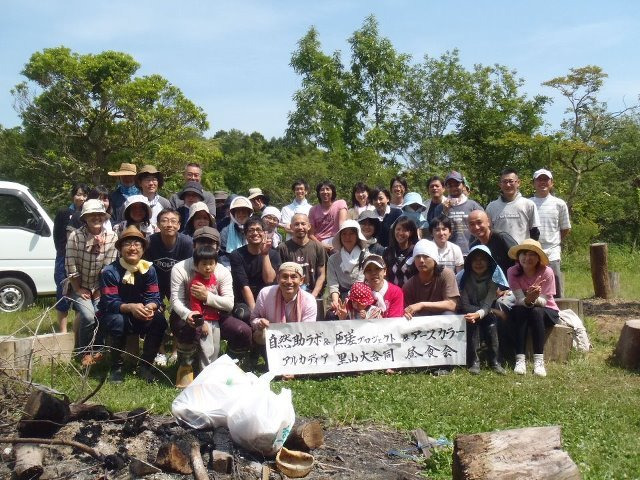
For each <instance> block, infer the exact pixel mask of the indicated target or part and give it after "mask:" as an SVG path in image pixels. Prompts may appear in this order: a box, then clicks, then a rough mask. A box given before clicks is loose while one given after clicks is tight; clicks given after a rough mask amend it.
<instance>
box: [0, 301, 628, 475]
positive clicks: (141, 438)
mask: <svg viewBox="0 0 640 480" xmlns="http://www.w3.org/2000/svg"><path fill="white" fill-rule="evenodd" d="M584 309H585V311H584V313H585V315H586V316H589V317H592V318H594V319H595V324H596V330H597V331H598V335H599V337H600V338H603V339H617V338H618V336H619V333H620V330H621V328H622V326H623V324H624V322H625V321H626V320H629V319H631V318H640V302H629V301H604V300H586V301H585V302H584ZM16 385H19V384H17V383H16V382H13V381H8V380H7V379H4V380H3V381H2V379H1V378H0V436H2V437H12V436H17V431H16V423H15V421H16V420H17V417H16V411H17V409H16V405H24V403H25V400H26V397H27V395H28V394H29V390H28V389H26V388H25V387H19V386H16ZM182 433H184V431H183V429H182V428H181V427H180V426H178V425H177V424H176V423H175V421H174V420H173V419H172V418H171V417H147V418H146V420H145V421H144V423H143V424H142V428H141V430H140V431H139V432H128V433H127V432H125V431H124V430H123V424H122V423H114V422H112V421H85V422H71V423H69V424H67V425H65V426H64V427H63V428H62V429H61V430H60V431H59V432H58V433H57V435H56V438H60V439H67V440H74V441H77V442H81V443H84V444H86V445H88V446H90V447H92V448H94V449H96V450H98V451H99V452H100V453H102V454H103V455H109V454H111V455H113V457H112V458H116V459H119V460H120V461H121V462H120V465H119V466H120V467H121V468H119V469H117V470H107V469H106V468H105V467H104V465H100V464H99V462H97V461H96V460H95V459H94V458H92V457H91V456H89V455H87V454H83V453H79V452H78V451H77V450H74V449H72V448H71V447H67V446H50V447H46V454H45V462H44V463H45V474H44V475H43V476H42V477H41V478H43V479H44V478H47V479H65V478H69V479H70V478H73V479H74V480H84V479H124V478H131V475H130V473H129V469H128V463H129V462H130V459H131V458H138V459H141V460H145V461H148V462H150V463H152V462H153V461H154V460H155V455H156V453H157V451H158V448H159V447H160V445H161V444H162V443H163V442H166V441H168V440H169V439H170V438H172V436H174V435H180V434H182ZM198 437H199V440H200V443H201V445H203V452H204V454H203V459H204V461H205V464H206V462H207V460H208V454H207V449H208V445H209V444H210V443H211V433H207V432H202V433H199V434H198ZM392 451H395V454H393V455H390V452H392ZM312 453H313V455H314V457H315V460H316V463H315V467H314V469H313V470H312V471H311V473H310V474H309V475H308V476H307V477H306V478H308V479H309V480H319V479H335V480H339V479H373V480H377V479H380V480H382V479H385V480H386V479H403V480H404V479H409V478H423V477H422V476H421V475H420V473H421V469H422V462H421V461H420V458H421V453H419V452H418V451H417V449H416V448H415V445H414V444H413V443H412V440H411V437H410V435H409V433H408V432H398V431H393V430H389V429H384V428H380V427H373V426H348V427H331V428H326V429H325V444H324V446H323V447H321V448H319V449H317V450H315V451H313V452H312ZM234 458H235V465H236V468H235V469H234V471H233V473H231V474H219V473H216V474H215V478H216V479H256V478H266V477H262V476H261V475H262V467H263V465H267V466H269V467H270V468H271V473H270V475H269V478H270V479H272V480H273V479H280V478H287V477H284V475H282V474H280V473H279V472H278V471H277V469H276V467H275V463H274V462H273V461H270V460H268V459H264V458H258V457H255V456H253V455H251V454H250V453H248V452H244V451H242V450H241V449H235V451H234ZM0 460H1V462H0V478H11V472H12V469H13V464H14V458H13V449H12V448H11V446H10V445H8V444H3V445H0ZM116 463H118V462H117V461H116ZM190 477H191V476H185V475H179V474H171V473H157V474H152V475H148V476H146V477H145V478H149V479H156V480H162V479H181V478H190ZM210 478H214V476H213V475H211V477H210Z"/></svg>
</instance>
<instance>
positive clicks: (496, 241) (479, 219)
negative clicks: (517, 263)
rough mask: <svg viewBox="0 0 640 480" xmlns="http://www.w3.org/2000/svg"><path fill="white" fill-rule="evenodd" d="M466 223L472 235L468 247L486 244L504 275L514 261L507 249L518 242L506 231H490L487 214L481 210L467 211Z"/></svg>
mask: <svg viewBox="0 0 640 480" xmlns="http://www.w3.org/2000/svg"><path fill="white" fill-rule="evenodd" d="M467 225H468V227H469V232H471V235H473V237H474V238H472V240H471V242H470V243H469V248H473V247H475V246H476V245H486V246H487V247H488V248H489V250H490V251H491V255H492V256H493V258H494V259H495V261H496V263H497V264H498V265H499V266H500V268H501V269H502V271H503V272H504V274H505V275H506V274H507V269H508V268H509V267H511V266H513V264H514V261H513V260H511V259H510V258H509V249H510V248H511V247H513V246H514V245H517V244H518V242H516V241H515V240H514V238H513V237H512V236H511V235H509V234H508V233H505V232H495V231H492V230H491V222H490V221H489V216H488V215H487V214H486V212H484V211H483V210H474V211H472V212H471V213H469V216H468V217H467Z"/></svg>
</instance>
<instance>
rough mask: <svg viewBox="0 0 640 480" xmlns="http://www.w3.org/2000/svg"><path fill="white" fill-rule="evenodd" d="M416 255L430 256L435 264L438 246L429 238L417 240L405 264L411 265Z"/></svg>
mask: <svg viewBox="0 0 640 480" xmlns="http://www.w3.org/2000/svg"><path fill="white" fill-rule="evenodd" d="M418 255H426V256H427V257H429V258H432V259H433V261H434V262H436V265H437V264H438V246H437V245H436V244H435V243H434V242H432V241H431V240H425V239H422V240H418V243H416V244H415V246H414V247H413V254H412V255H411V257H410V258H409V259H408V260H407V265H413V261H414V259H415V257H417V256H418Z"/></svg>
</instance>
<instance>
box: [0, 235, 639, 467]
mask: <svg viewBox="0 0 640 480" xmlns="http://www.w3.org/2000/svg"><path fill="white" fill-rule="evenodd" d="M588 257H589V255H588V251H587V252H582V253H573V254H569V255H567V256H566V257H565V260H564V263H563V265H564V269H565V271H566V280H567V281H566V289H567V293H568V296H571V297H578V298H588V297H591V296H592V295H593V287H592V285H591V274H590V271H589V258H588ZM639 261H640V255H639V254H630V253H629V252H628V250H627V251H625V250H624V249H621V248H616V247H611V249H610V269H611V270H615V271H620V272H621V274H622V296H623V298H626V299H628V300H637V299H638V294H637V292H638V290H639V288H638V287H639V286H640V273H638V272H636V271H635V270H636V269H635V265H636V264H637V263H638V262H639ZM44 306H46V305H40V306H38V307H36V308H32V309H30V310H29V311H27V312H22V313H20V314H12V315H0V319H1V320H2V321H1V322H0V328H1V329H2V331H4V332H11V331H14V330H15V329H16V328H17V327H19V326H21V325H22V324H23V322H24V320H23V319H25V318H28V319H33V318H36V317H38V316H39V315H40V314H41V312H42V309H43V307H44ZM48 316H49V318H48V319H47V320H46V321H45V322H43V324H42V325H43V326H45V325H48V327H46V328H43V330H45V331H46V330H47V328H48V329H49V330H48V331H50V329H51V328H52V326H53V325H55V312H52V313H50V314H49V315H48ZM8 317H9V319H8V320H7V318H8ZM31 322H33V320H29V321H27V322H25V323H27V324H31ZM47 322H49V323H48V324H47ZM585 323H586V326H587V329H588V331H589V334H590V336H591V340H592V342H593V344H594V349H593V351H592V352H590V353H589V354H588V355H580V354H573V355H572V356H571V358H570V361H569V363H567V364H548V366H547V372H548V376H547V377H546V378H538V377H534V376H533V375H532V374H531V372H530V371H529V372H528V374H527V375H526V376H524V377H519V376H516V375H514V374H513V373H512V372H510V373H509V374H508V375H506V376H499V375H496V374H494V373H493V372H491V371H489V370H483V371H482V373H481V375H479V376H472V375H469V374H468V373H467V371H466V370H465V369H462V368H458V369H456V370H454V373H453V374H452V375H449V376H446V377H433V376H430V375H428V374H427V373H425V372H422V371H415V370H414V371H405V372H402V373H400V374H396V375H385V374H383V373H378V372H373V373H365V374H362V375H336V376H334V377H327V378H321V379H300V380H294V381H291V382H286V383H282V382H277V383H276V384H275V385H274V387H275V389H276V390H278V389H279V388H281V387H282V386H286V387H287V388H290V389H291V390H293V393H294V394H293V400H294V405H295V410H296V414H297V415H300V416H309V417H322V418H324V419H325V420H326V421H327V423H328V424H329V425H343V424H354V423H374V424H378V425H386V426H391V427H394V428H397V429H402V430H408V429H413V428H423V429H424V430H425V431H426V432H427V433H428V434H429V435H431V436H433V437H436V438H438V437H440V436H444V437H446V438H447V439H449V440H453V438H454V437H455V436H456V435H458V434H464V433H476V432H485V431H492V430H502V429H507V428H519V427H531V426H545V425H555V424H559V425H561V426H562V433H563V441H564V448H565V449H566V450H567V451H568V452H569V454H570V455H571V457H572V458H573V460H574V461H575V462H576V463H577V464H578V466H579V468H580V471H581V473H582V475H583V478H585V479H597V480H601V479H633V478H636V479H638V478H640V450H638V448H637V445H638V438H640V415H638V405H639V399H640V375H639V374H635V373H631V372H628V371H625V370H622V369H620V368H617V367H615V366H612V365H611V364H610V362H609V356H610V355H611V353H612V351H613V348H614V345H615V341H616V340H617V337H616V338H612V337H611V336H606V335H602V336H599V334H598V332H597V331H596V323H595V321H594V319H593V318H587V319H585ZM105 369H106V366H101V367H98V368H96V369H94V370H93V371H92V373H91V375H90V377H89V378H88V380H87V383H86V384H83V380H82V377H81V376H80V375H79V373H78V372H77V371H75V370H74V369H73V368H71V367H55V368H53V369H49V368H40V369H38V371H37V372H36V375H35V376H36V381H40V382H42V383H46V384H51V385H52V386H53V387H54V388H56V389H58V390H61V391H65V392H67V393H68V394H69V395H70V397H71V398H75V399H77V398H80V397H82V396H83V395H85V394H86V393H88V392H89V391H90V390H91V389H92V388H93V387H95V385H96V384H97V383H98V379H99V378H100V376H101V375H102V374H103V373H105ZM165 372H166V374H167V376H168V377H169V378H170V379H173V378H175V367H172V368H168V369H165ZM177 394H178V390H176V389H175V388H172V387H169V386H168V383H165V384H156V385H147V384H146V383H144V382H142V381H140V380H139V379H137V378H136V377H134V376H132V375H130V376H127V378H126V381H125V383H124V384H122V385H112V384H109V383H107V384H105V385H104V387H103V388H102V389H101V391H100V392H99V393H98V395H97V396H96V397H94V398H93V399H92V401H95V402H99V403H103V404H105V405H107V406H108V407H109V408H111V409H112V410H114V411H126V410H131V409H133V408H136V407H140V406H145V407H151V405H153V408H152V411H153V412H154V413H158V414H166V413H169V412H170V409H171V402H172V401H173V399H174V398H175V397H176V396H177ZM451 452H452V449H451V448H449V449H445V450H443V451H442V452H440V453H438V454H436V455H435V456H434V458H433V460H431V461H430V462H428V464H426V465H425V472H426V474H427V475H429V478H436V479H444V478H451Z"/></svg>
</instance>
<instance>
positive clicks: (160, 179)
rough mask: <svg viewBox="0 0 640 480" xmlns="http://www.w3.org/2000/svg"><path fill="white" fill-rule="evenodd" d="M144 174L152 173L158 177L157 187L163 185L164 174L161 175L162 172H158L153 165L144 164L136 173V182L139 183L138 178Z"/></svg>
mask: <svg viewBox="0 0 640 480" xmlns="http://www.w3.org/2000/svg"><path fill="white" fill-rule="evenodd" d="M144 175H153V176H154V177H156V178H157V179H158V188H162V186H163V185H164V175H162V173H160V171H159V170H158V169H157V168H156V167H154V166H153V165H145V166H144V167H142V168H141V169H140V171H139V172H138V173H137V175H136V183H140V180H141V179H142V177H143V176H144Z"/></svg>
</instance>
